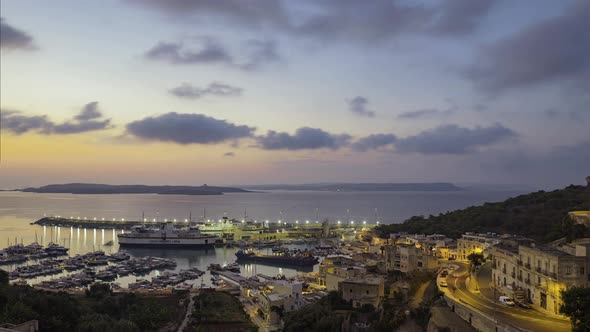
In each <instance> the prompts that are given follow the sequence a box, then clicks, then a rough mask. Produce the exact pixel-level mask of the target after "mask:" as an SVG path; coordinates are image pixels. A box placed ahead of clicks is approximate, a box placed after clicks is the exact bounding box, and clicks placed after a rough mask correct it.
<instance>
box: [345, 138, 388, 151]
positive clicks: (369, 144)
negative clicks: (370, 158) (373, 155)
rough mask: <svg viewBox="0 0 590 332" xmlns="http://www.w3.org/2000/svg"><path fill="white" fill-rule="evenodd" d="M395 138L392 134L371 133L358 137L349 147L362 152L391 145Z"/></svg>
mask: <svg viewBox="0 0 590 332" xmlns="http://www.w3.org/2000/svg"><path fill="white" fill-rule="evenodd" d="M396 140H397V137H396V136H395V135H393V134H373V135H369V136H366V137H363V138H360V139H358V140H357V141H356V142H354V143H352V145H351V147H352V149H353V150H355V151H358V152H364V151H368V150H373V149H377V148H381V147H384V146H387V145H391V144H393V143H394V142H395V141H396Z"/></svg>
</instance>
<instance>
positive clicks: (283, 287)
mask: <svg viewBox="0 0 590 332" xmlns="http://www.w3.org/2000/svg"><path fill="white" fill-rule="evenodd" d="M302 292H303V283H301V282H296V281H288V280H275V281H273V283H272V284H271V285H267V286H266V289H265V290H264V291H262V292H260V295H259V297H258V299H259V308H260V311H261V312H262V316H263V318H264V319H265V320H266V322H267V323H268V324H269V326H270V327H271V329H273V328H280V325H281V314H280V312H282V313H287V312H290V311H293V310H297V309H299V307H301V305H302V304H303V296H302Z"/></svg>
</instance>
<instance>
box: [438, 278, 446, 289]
mask: <svg viewBox="0 0 590 332" xmlns="http://www.w3.org/2000/svg"><path fill="white" fill-rule="evenodd" d="M438 285H439V286H440V287H448V286H449V285H448V284H447V281H446V280H441V281H440V282H439V283H438Z"/></svg>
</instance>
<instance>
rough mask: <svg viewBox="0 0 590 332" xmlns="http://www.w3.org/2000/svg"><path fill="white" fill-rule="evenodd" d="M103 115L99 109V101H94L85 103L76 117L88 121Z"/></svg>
mask: <svg viewBox="0 0 590 332" xmlns="http://www.w3.org/2000/svg"><path fill="white" fill-rule="evenodd" d="M100 117H102V113H100V111H99V110H98V102H97V101H93V102H91V103H88V104H86V105H84V107H83V108H82V111H80V113H79V114H78V115H76V116H75V117H74V119H76V120H78V121H88V120H92V119H98V118H100Z"/></svg>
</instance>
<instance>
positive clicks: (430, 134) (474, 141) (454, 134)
mask: <svg viewBox="0 0 590 332" xmlns="http://www.w3.org/2000/svg"><path fill="white" fill-rule="evenodd" d="M516 136H517V134H516V133H515V132H514V131H513V130H511V129H509V128H506V127H504V126H502V125H500V124H496V125H494V126H491V127H479V126H478V127H475V128H473V129H470V128H463V127H459V126H457V125H445V126H439V127H436V128H434V129H430V130H426V131H423V132H421V133H419V134H418V135H415V136H409V137H405V138H399V139H398V140H397V141H396V142H395V147H396V151H398V152H402V153H406V152H417V153H423V154H464V153H469V152H473V151H476V150H477V149H478V148H481V147H484V146H488V145H492V144H494V143H497V142H499V141H501V140H503V139H506V138H511V137H516Z"/></svg>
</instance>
